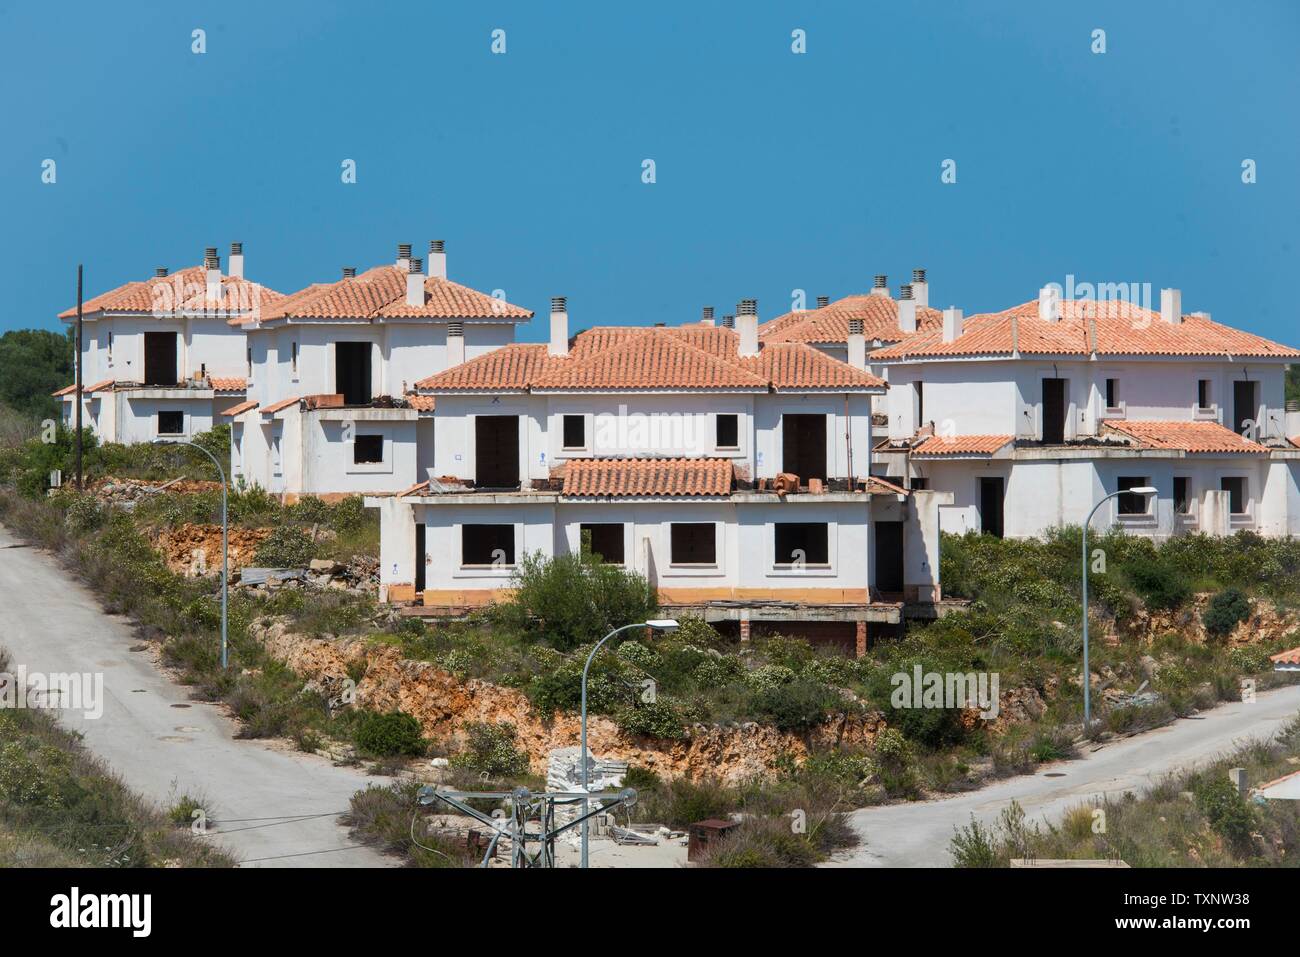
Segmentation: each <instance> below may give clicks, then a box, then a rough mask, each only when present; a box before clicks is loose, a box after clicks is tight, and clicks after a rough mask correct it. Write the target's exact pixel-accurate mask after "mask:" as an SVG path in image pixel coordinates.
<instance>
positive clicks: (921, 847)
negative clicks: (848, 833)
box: [829, 685, 1300, 867]
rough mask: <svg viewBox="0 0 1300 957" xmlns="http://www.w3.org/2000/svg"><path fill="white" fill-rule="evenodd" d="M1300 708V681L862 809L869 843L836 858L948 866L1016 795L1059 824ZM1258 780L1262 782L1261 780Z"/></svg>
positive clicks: (1033, 815) (1263, 730) (860, 826)
mask: <svg viewBox="0 0 1300 957" xmlns="http://www.w3.org/2000/svg"><path fill="white" fill-rule="evenodd" d="M1297 712H1300V685H1294V686H1291V687H1286V688H1280V689H1277V690H1274V691H1268V692H1262V693H1260V694H1259V695H1257V696H1256V699H1255V702H1254V703H1253V704H1245V703H1242V702H1232V703H1229V704H1222V705H1220V706H1219V707H1217V708H1214V709H1212V710H1210V711H1206V712H1204V713H1202V714H1199V715H1196V716H1194V717H1192V718H1185V719H1182V720H1179V721H1175V722H1174V723H1173V724H1170V725H1166V726H1165V727H1163V728H1159V729H1157V730H1155V731H1148V732H1146V733H1144V734H1138V735H1134V736H1133V737H1130V738H1121V739H1119V740H1116V741H1112V742H1109V743H1107V744H1105V745H1102V746H1101V747H1100V748H1099V750H1096V751H1092V750H1090V748H1092V747H1097V746H1096V745H1090V746H1088V747H1087V748H1085V749H1084V750H1083V754H1084V757H1083V758H1082V759H1080V760H1076V761H1059V762H1055V763H1053V764H1050V765H1044V766H1043V767H1042V768H1041V769H1040V770H1039V771H1037V772H1036V773H1035V774H1033V775H1022V776H1020V777H1014V778H1007V779H1005V780H1003V781H999V782H997V783H995V784H992V785H989V786H988V787H985V788H982V789H980V790H978V791H970V792H968V793H965V794H958V795H954V796H952V797H948V798H943V799H940V800H934V801H920V802H915V803H911V804H890V805H885V806H883V807H874V808H863V809H861V810H859V811H855V812H854V813H853V815H852V818H851V820H852V822H853V826H854V827H855V828H856V829H857V831H858V833H859V834H860V835H861V837H862V843H861V844H860V845H859V846H858V847H856V848H854V849H853V851H852V852H850V853H849V854H846V855H844V856H841V857H837V858H836V859H835V860H833V861H832V862H830V865H829V866H838V867H947V866H950V865H951V864H952V858H951V857H950V855H949V853H948V847H949V842H950V841H951V839H952V835H953V830H954V828H955V827H957V826H964V825H967V824H969V823H970V819H971V815H974V816H975V817H976V818H977V819H978V820H980V821H981V822H983V823H986V824H988V823H992V822H994V821H996V820H997V818H998V816H999V815H1000V814H1001V813H1002V810H1003V808H1005V807H1007V806H1008V805H1009V804H1010V803H1011V802H1012V801H1013V800H1014V801H1019V802H1020V806H1021V807H1023V808H1024V809H1025V816H1026V820H1028V821H1037V822H1040V823H1042V822H1046V821H1051V822H1052V823H1056V822H1058V821H1059V819H1060V817H1061V815H1062V813H1063V812H1064V811H1066V810H1067V809H1068V808H1071V807H1074V806H1075V805H1078V804H1082V803H1084V802H1085V801H1088V800H1089V799H1091V798H1095V797H1098V796H1100V795H1107V794H1109V795H1118V794H1122V793H1124V792H1125V791H1134V792H1137V793H1141V791H1143V790H1144V789H1145V788H1147V787H1149V786H1151V785H1152V784H1155V783H1157V782H1158V781H1159V780H1160V779H1161V778H1162V777H1163V776H1164V775H1166V774H1168V773H1170V772H1172V771H1177V770H1180V769H1184V768H1186V769H1190V768H1193V767H1195V766H1196V765H1198V764H1202V763H1205V762H1207V761H1209V760H1212V759H1213V758H1215V757H1217V756H1218V755H1220V754H1223V753H1225V752H1228V751H1232V750H1234V748H1235V746H1236V745H1237V744H1239V743H1244V742H1245V741H1247V740H1249V739H1251V738H1267V737H1270V736H1271V735H1272V734H1273V733H1274V732H1275V731H1276V730H1278V729H1279V728H1281V727H1282V726H1283V725H1284V724H1286V723H1287V722H1288V721H1289V720H1290V719H1291V718H1293V717H1295V715H1296V714H1297ZM1251 783H1252V784H1263V783H1264V782H1262V781H1254V782H1251Z"/></svg>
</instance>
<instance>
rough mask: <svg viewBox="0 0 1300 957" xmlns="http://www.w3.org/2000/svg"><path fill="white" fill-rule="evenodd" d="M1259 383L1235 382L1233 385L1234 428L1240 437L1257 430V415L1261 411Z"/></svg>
mask: <svg viewBox="0 0 1300 957" xmlns="http://www.w3.org/2000/svg"><path fill="white" fill-rule="evenodd" d="M1258 386H1259V383H1258V382H1234V383H1233V384H1232V423H1233V425H1232V428H1233V431H1235V432H1236V433H1237V434H1238V435H1245V434H1246V433H1247V432H1253V431H1257V430H1255V428H1254V426H1255V415H1256V413H1257V412H1258V411H1259V410H1258V406H1259V398H1258V396H1259V390H1258Z"/></svg>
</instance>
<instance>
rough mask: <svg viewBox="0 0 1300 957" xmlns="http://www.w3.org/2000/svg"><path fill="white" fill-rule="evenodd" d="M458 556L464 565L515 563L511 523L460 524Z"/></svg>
mask: <svg viewBox="0 0 1300 957" xmlns="http://www.w3.org/2000/svg"><path fill="white" fill-rule="evenodd" d="M460 556H461V564H464V565H513V564H514V563H515V527H514V526H513V525H462V526H461V527H460Z"/></svg>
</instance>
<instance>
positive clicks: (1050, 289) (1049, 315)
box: [1038, 286, 1061, 322]
mask: <svg viewBox="0 0 1300 957" xmlns="http://www.w3.org/2000/svg"><path fill="white" fill-rule="evenodd" d="M1038 318H1039V319H1040V320H1042V321H1043V322H1056V321H1057V320H1058V319H1060V318H1061V293H1060V290H1059V289H1057V287H1056V286H1044V287H1043V288H1042V289H1040V290H1038Z"/></svg>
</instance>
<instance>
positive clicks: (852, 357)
mask: <svg viewBox="0 0 1300 957" xmlns="http://www.w3.org/2000/svg"><path fill="white" fill-rule="evenodd" d="M848 349H849V365H851V366H853V368H855V369H861V370H863V371H865V370H866V368H867V337H866V336H865V335H863V332H862V319H861V318H859V317H857V316H855V317H853V318H852V319H850V320H849V341H848Z"/></svg>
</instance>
